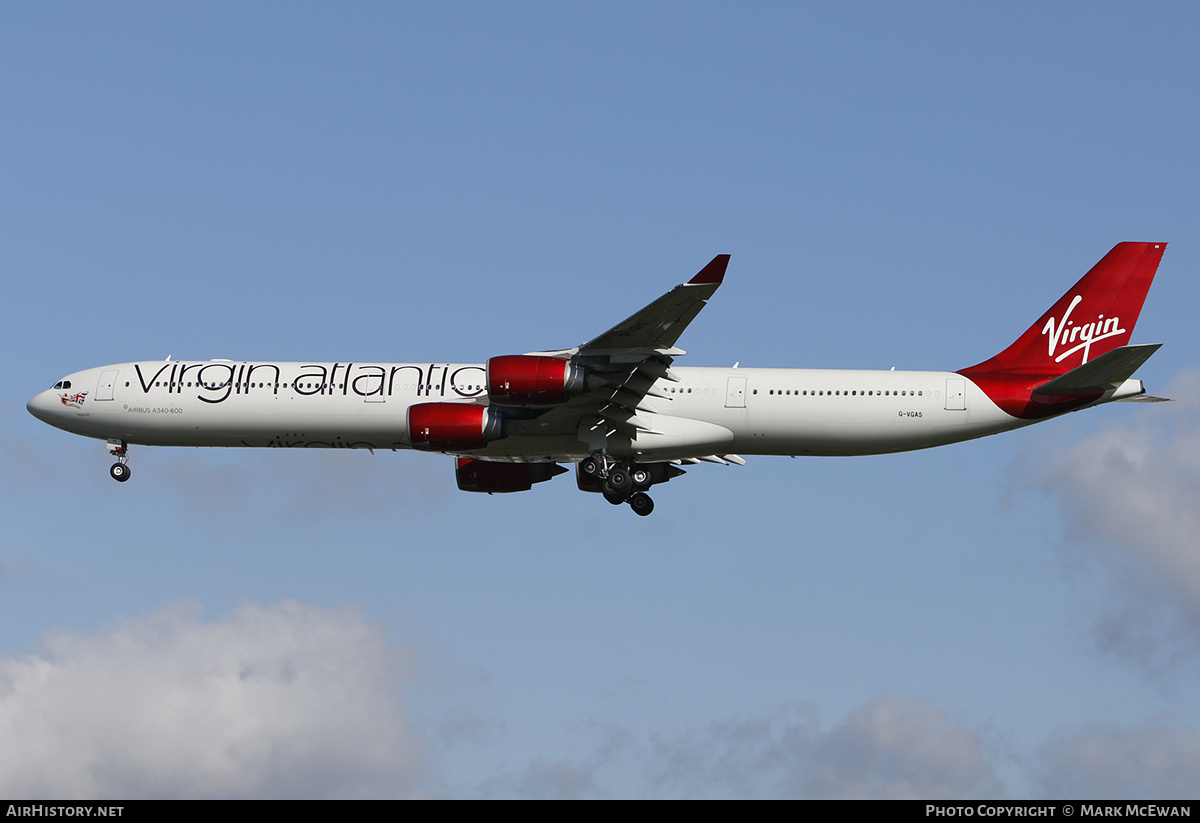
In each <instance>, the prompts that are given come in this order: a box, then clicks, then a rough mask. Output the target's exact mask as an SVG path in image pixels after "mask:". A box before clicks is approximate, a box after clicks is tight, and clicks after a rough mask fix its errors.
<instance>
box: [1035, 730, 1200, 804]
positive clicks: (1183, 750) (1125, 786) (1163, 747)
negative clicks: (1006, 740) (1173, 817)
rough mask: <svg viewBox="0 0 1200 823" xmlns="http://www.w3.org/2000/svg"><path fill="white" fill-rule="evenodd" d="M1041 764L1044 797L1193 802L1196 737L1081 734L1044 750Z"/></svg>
mask: <svg viewBox="0 0 1200 823" xmlns="http://www.w3.org/2000/svg"><path fill="white" fill-rule="evenodd" d="M1040 761H1041V763H1042V770H1043V771H1042V775H1041V784H1042V791H1043V793H1044V794H1045V795H1046V796H1048V797H1076V798H1104V797H1118V798H1126V799H1134V798H1143V799H1166V798H1194V797H1195V796H1196V786H1197V785H1200V733H1197V732H1196V730H1195V729H1188V728H1182V729H1180V728H1167V727H1165V726H1146V727H1143V728H1138V729H1126V730H1121V731H1087V732H1081V733H1078V734H1073V735H1069V736H1064V737H1062V738H1061V739H1059V740H1055V741H1054V742H1052V743H1050V744H1048V745H1047V746H1045V747H1044V748H1043V750H1042V752H1041V756H1040Z"/></svg>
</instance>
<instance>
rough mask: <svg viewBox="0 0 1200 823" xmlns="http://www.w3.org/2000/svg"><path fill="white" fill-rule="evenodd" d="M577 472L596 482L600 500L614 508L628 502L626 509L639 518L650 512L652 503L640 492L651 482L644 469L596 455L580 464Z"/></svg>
mask: <svg viewBox="0 0 1200 823" xmlns="http://www.w3.org/2000/svg"><path fill="white" fill-rule="evenodd" d="M579 473H580V475H581V476H582V477H585V478H588V479H589V480H592V481H597V482H598V483H599V486H600V489H599V490H600V491H601V492H603V494H604V499H605V500H607V501H608V502H609V503H612V504H613V505H614V506H619V505H621V504H622V503H628V504H629V508H631V509H633V510H634V512H635V513H637V514H638V515H640V516H642V517H645V516H646V515H648V514H650V512H652V511H654V501H653V500H651V499H650V495H648V494H646V493H645V492H644V491H641V489H648V488H650V486H651V484H652V483H653V478H652V476H651V473H650V471H649V470H648V469H646V468H645V467H644V466H639V465H637V464H636V463H633V464H630V463H621V462H617V461H615V460H613V459H611V458H610V457H608V456H607V455H605V454H603V453H599V454H593V455H592V456H591V457H586V458H584V459H583V460H582V461H580V463H579ZM580 488H583V486H580ZM593 488H594V487H593Z"/></svg>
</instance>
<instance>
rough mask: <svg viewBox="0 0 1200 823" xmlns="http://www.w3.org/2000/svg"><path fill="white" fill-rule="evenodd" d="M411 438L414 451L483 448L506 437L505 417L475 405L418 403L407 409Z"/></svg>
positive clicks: (485, 407)
mask: <svg viewBox="0 0 1200 823" xmlns="http://www.w3.org/2000/svg"><path fill="white" fill-rule="evenodd" d="M408 436H409V438H410V439H411V440H412V445H413V448H414V449H421V450H422V451H467V450H470V449H481V448H483V446H484V444H485V443H487V442H489V441H491V440H499V439H500V438H501V437H503V436H504V418H502V417H501V416H500V415H498V414H496V413H495V412H494V411H492V410H491V409H489V408H488V407H487V406H479V405H476V404H474V403H417V404H416V405H414V406H409V407H408Z"/></svg>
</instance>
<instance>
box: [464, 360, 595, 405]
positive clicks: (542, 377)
mask: <svg viewBox="0 0 1200 823" xmlns="http://www.w3.org/2000/svg"><path fill="white" fill-rule="evenodd" d="M487 387H488V397H489V398H490V399H491V400H492V402H493V403H504V404H507V405H510V406H553V405H555V404H558V403H562V402H564V401H565V400H566V399H567V398H568V397H573V396H575V395H577V394H579V393H581V392H582V391H583V390H584V373H583V369H581V368H579V367H578V366H575V365H573V364H572V363H571V361H569V360H564V359H562V358H561V357H549V356H547V355H544V354H506V355H504V356H502V357H493V358H492V359H491V360H489V361H488V362H487Z"/></svg>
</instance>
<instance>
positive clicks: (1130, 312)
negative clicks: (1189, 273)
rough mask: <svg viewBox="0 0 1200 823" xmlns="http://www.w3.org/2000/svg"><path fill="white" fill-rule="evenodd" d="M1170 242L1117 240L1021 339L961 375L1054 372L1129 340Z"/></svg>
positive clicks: (1061, 371) (1063, 369) (1056, 372)
mask: <svg viewBox="0 0 1200 823" xmlns="http://www.w3.org/2000/svg"><path fill="white" fill-rule="evenodd" d="M1166 247H1167V244H1166V243H1118V244H1117V245H1116V246H1114V247H1113V250H1112V251H1110V252H1109V253H1108V254H1106V255H1104V259H1103V260H1101V261H1100V262H1099V263H1097V264H1096V265H1095V266H1093V267H1092V270H1091V271H1089V272H1088V273H1087V274H1085V275H1084V276H1083V279H1082V280H1080V281H1079V282H1078V283H1076V284H1075V285H1074V286H1072V287H1071V289H1070V290H1069V291H1068V292H1067V293H1066V294H1064V295H1063V296H1062V298H1061V299H1060V300H1059V301H1058V302H1057V303H1055V304H1054V306H1053V307H1052V308H1051V309H1050V311H1048V312H1046V313H1045V314H1044V315H1042V317H1041V319H1040V320H1038V321H1037V322H1036V323H1034V324H1033V325H1032V326H1030V327H1029V329H1028V331H1026V332H1025V333H1024V334H1023V335H1021V336H1020V337H1019V338H1017V341H1016V342H1015V343H1013V344H1012V345H1011V346H1009V347H1008V348H1007V349H1005V350H1004V351H1002V352H1000V353H999V354H998V355H996V356H995V357H993V358H992V359H990V360H985V361H984V362H982V363H980V364H979V365H977V366H972V367H971V368H969V369H963V370H962V372H961V373H963V374H972V373H974V374H979V373H985V374H986V373H996V372H1008V373H1020V374H1042V375H1046V376H1054V375H1059V374H1065V373H1066V372H1068V371H1070V370H1071V369H1073V368H1075V367H1076V366H1081V365H1083V364H1084V363H1086V362H1088V361H1089V360H1091V359H1093V358H1096V357H1099V356H1100V355H1102V354H1104V353H1105V352H1108V351H1112V350H1113V349H1115V348H1117V347H1119V346H1124V345H1127V344H1128V343H1129V337H1130V335H1131V334H1132V333H1133V326H1134V324H1135V323H1137V319H1138V315H1139V314H1140V313H1141V311H1142V303H1143V302H1144V301H1145V299H1146V292H1147V291H1148V290H1149V289H1150V283H1151V282H1153V280H1154V273H1155V272H1156V271H1157V270H1158V263H1159V261H1160V260H1162V256H1163V251H1164V250H1165V249H1166Z"/></svg>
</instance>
